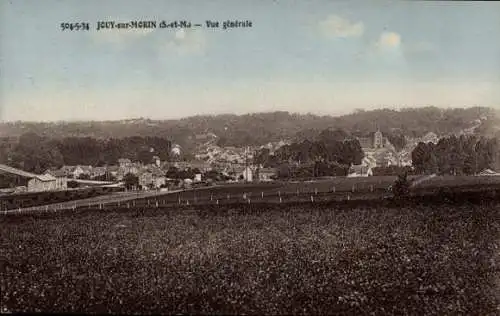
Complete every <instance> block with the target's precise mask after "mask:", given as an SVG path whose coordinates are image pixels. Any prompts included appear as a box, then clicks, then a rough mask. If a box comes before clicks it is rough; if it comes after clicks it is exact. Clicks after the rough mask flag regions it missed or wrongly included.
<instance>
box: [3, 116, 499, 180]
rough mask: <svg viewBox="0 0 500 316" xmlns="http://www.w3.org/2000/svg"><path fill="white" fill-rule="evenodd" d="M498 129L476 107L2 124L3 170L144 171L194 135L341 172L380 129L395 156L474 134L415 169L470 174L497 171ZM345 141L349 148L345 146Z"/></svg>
mask: <svg viewBox="0 0 500 316" xmlns="http://www.w3.org/2000/svg"><path fill="white" fill-rule="evenodd" d="M497 123H498V122H497V119H496V116H495V111H494V110H492V109H489V108H481V107H475V108H466V109H446V110H443V109H439V108H435V107H427V108H419V109H404V110H401V111H396V110H388V109H382V110H375V111H356V112H355V113H353V114H350V115H345V116H340V117H331V116H316V115H299V114H291V113H288V112H273V113H257V114H249V115H241V116H237V115H217V116H196V117H190V118H186V119H181V120H170V121H153V120H145V119H138V120H127V121H113V122H65V123H29V122H14V123H1V124H0V136H1V137H0V163H8V164H9V165H11V166H14V167H19V168H22V169H24V170H27V171H32V172H36V173H40V172H43V171H45V170H46V169H47V168H49V167H60V166H62V165H77V164H82V165H89V164H90V165H94V166H102V165H113V164H116V163H117V160H118V159H119V158H129V159H131V160H133V161H141V162H144V163H149V162H151V161H152V157H153V156H159V157H160V159H162V160H166V159H168V156H169V153H170V149H171V146H172V143H176V144H180V145H181V146H182V150H183V152H184V153H186V155H189V153H190V151H192V150H193V149H194V148H195V147H196V146H197V145H199V144H200V143H203V142H204V141H206V138H203V137H201V138H200V137H198V136H199V135H203V134H206V133H213V134H215V135H217V138H216V142H217V143H218V144H219V145H220V146H236V147H242V146H251V145H263V144H266V143H269V142H274V141H280V140H288V141H290V142H291V145H287V146H285V147H282V148H281V149H280V150H279V151H278V152H277V153H275V155H273V156H269V155H268V153H266V152H260V153H259V155H260V156H259V157H258V158H257V159H258V160H260V162H261V163H263V164H264V165H268V166H276V165H278V164H280V163H283V162H285V161H294V162H300V163H308V162H314V163H319V162H327V163H330V164H334V165H337V166H341V168H342V169H343V170H344V171H345V168H346V166H348V165H350V164H351V163H354V164H358V163H359V162H360V160H361V159H362V158H363V152H362V151H361V148H360V145H359V142H358V141H357V140H356V141H355V140H354V139H355V138H354V137H352V136H359V137H366V136H370V135H371V134H372V133H373V132H374V131H375V130H377V129H380V130H381V131H382V132H383V133H384V135H385V136H387V137H388V138H389V140H390V142H391V143H392V144H393V145H394V146H395V147H396V150H398V151H399V150H400V149H401V148H402V147H403V146H404V145H405V136H406V137H419V136H422V135H424V134H426V133H428V132H435V133H436V134H438V135H440V136H446V135H451V134H453V133H457V132H460V131H463V130H466V129H471V128H473V129H474V131H473V134H474V138H463V137H462V138H456V137H455V138H447V140H443V141H442V142H440V144H438V145H428V144H420V145H419V146H418V148H417V149H418V150H417V151H416V152H414V153H413V154H414V157H413V161H414V162H415V164H416V165H415V167H416V168H417V169H418V172H421V173H428V172H431V171H434V170H438V171H441V172H453V173H474V172H475V171H477V170H478V169H482V168H483V169H484V168H486V167H493V166H494V165H497V164H498V161H499V159H497V158H496V152H497V151H498V145H497V142H496V139H494V137H493V136H499V135H496V130H495V128H496V126H497ZM469 134H470V133H469ZM485 136H487V137H488V138H484V137H485ZM480 137H483V138H480ZM344 139H351V141H349V142H343V140H344Z"/></svg>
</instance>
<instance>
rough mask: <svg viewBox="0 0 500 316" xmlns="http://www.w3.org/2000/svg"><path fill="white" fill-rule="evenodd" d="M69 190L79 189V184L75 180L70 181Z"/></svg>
mask: <svg viewBox="0 0 500 316" xmlns="http://www.w3.org/2000/svg"><path fill="white" fill-rule="evenodd" d="M68 188H70V189H74V188H78V182H76V181H74V180H71V181H68Z"/></svg>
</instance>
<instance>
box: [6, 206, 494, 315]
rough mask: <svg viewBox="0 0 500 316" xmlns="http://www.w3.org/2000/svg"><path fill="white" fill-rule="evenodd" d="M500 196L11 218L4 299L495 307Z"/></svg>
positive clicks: (17, 306) (117, 307) (66, 303)
mask: <svg viewBox="0 0 500 316" xmlns="http://www.w3.org/2000/svg"><path fill="white" fill-rule="evenodd" d="M499 211H500V206H499V205H490V206H488V207H486V206H471V205H468V206H463V207H457V206H454V207H451V206H448V207H439V208H437V207H424V206H420V207H412V208H377V209H375V208H369V207H366V208H357V209H351V210H340V209H331V208H330V209H319V208H313V207H312V206H311V207H303V208H288V207H276V208H272V209H254V210H251V209H246V210H243V209H238V208H235V209H230V210H225V211H223V210H220V211H217V210H212V211H210V212H206V211H205V210H203V209H198V210H196V209H193V210H183V211H180V210H178V211H176V210H172V209H164V210H161V209H160V210H156V209H155V210H153V209H151V210H146V211H145V212H144V213H142V214H140V215H139V214H138V213H137V212H135V211H129V210H126V209H125V210H120V211H113V210H107V211H106V212H100V211H96V212H86V211H82V212H76V213H72V214H55V215H49V216H47V215H45V217H36V216H3V217H1V218H0V249H1V250H0V251H1V257H2V258H3V267H2V270H3V271H2V275H3V277H2V278H1V281H0V282H1V289H2V291H1V293H2V294H1V295H2V297H1V302H2V305H3V306H2V308H4V309H6V310H8V311H12V312H14V311H51V312H72V311H78V312H97V313H106V312H112V313H141V312H142V313H147V312H150V313H151V312H157V313H204V314H208V313H225V314H226V313H232V314H235V313H257V314H260V313H265V314H276V313H279V314H290V313H298V314H301V313H308V314H332V313H340V314H378V315H387V314H389V315H390V314H394V315H396V314H397V315H402V314H415V315H423V314H426V315H429V314H439V315H443V314H468V315H487V314H494V313H498V312H499V309H498V306H499V305H498V302H497V301H496V296H495V294H496V293H498V290H499V289H498V288H497V286H498V283H497V282H498V277H499V270H498V267H499V264H500V262H499V260H498V249H499V248H498V247H499V234H500V215H499V214H500V213H499Z"/></svg>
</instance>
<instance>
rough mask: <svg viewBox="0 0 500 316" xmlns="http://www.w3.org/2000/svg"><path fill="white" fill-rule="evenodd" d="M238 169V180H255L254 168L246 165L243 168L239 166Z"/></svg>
mask: <svg viewBox="0 0 500 316" xmlns="http://www.w3.org/2000/svg"><path fill="white" fill-rule="evenodd" d="M235 171H236V179H238V180H244V181H246V182H252V181H253V173H254V172H253V170H252V168H250V167H245V168H243V169H241V168H238V169H237V170H235Z"/></svg>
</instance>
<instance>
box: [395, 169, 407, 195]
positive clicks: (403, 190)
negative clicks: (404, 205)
mask: <svg viewBox="0 0 500 316" xmlns="http://www.w3.org/2000/svg"><path fill="white" fill-rule="evenodd" d="M392 192H393V193H394V198H395V199H396V200H404V199H406V198H408V196H409V194H410V181H409V180H408V173H406V172H405V173H403V174H400V175H398V179H397V180H396V182H394V185H393V186H392Z"/></svg>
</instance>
